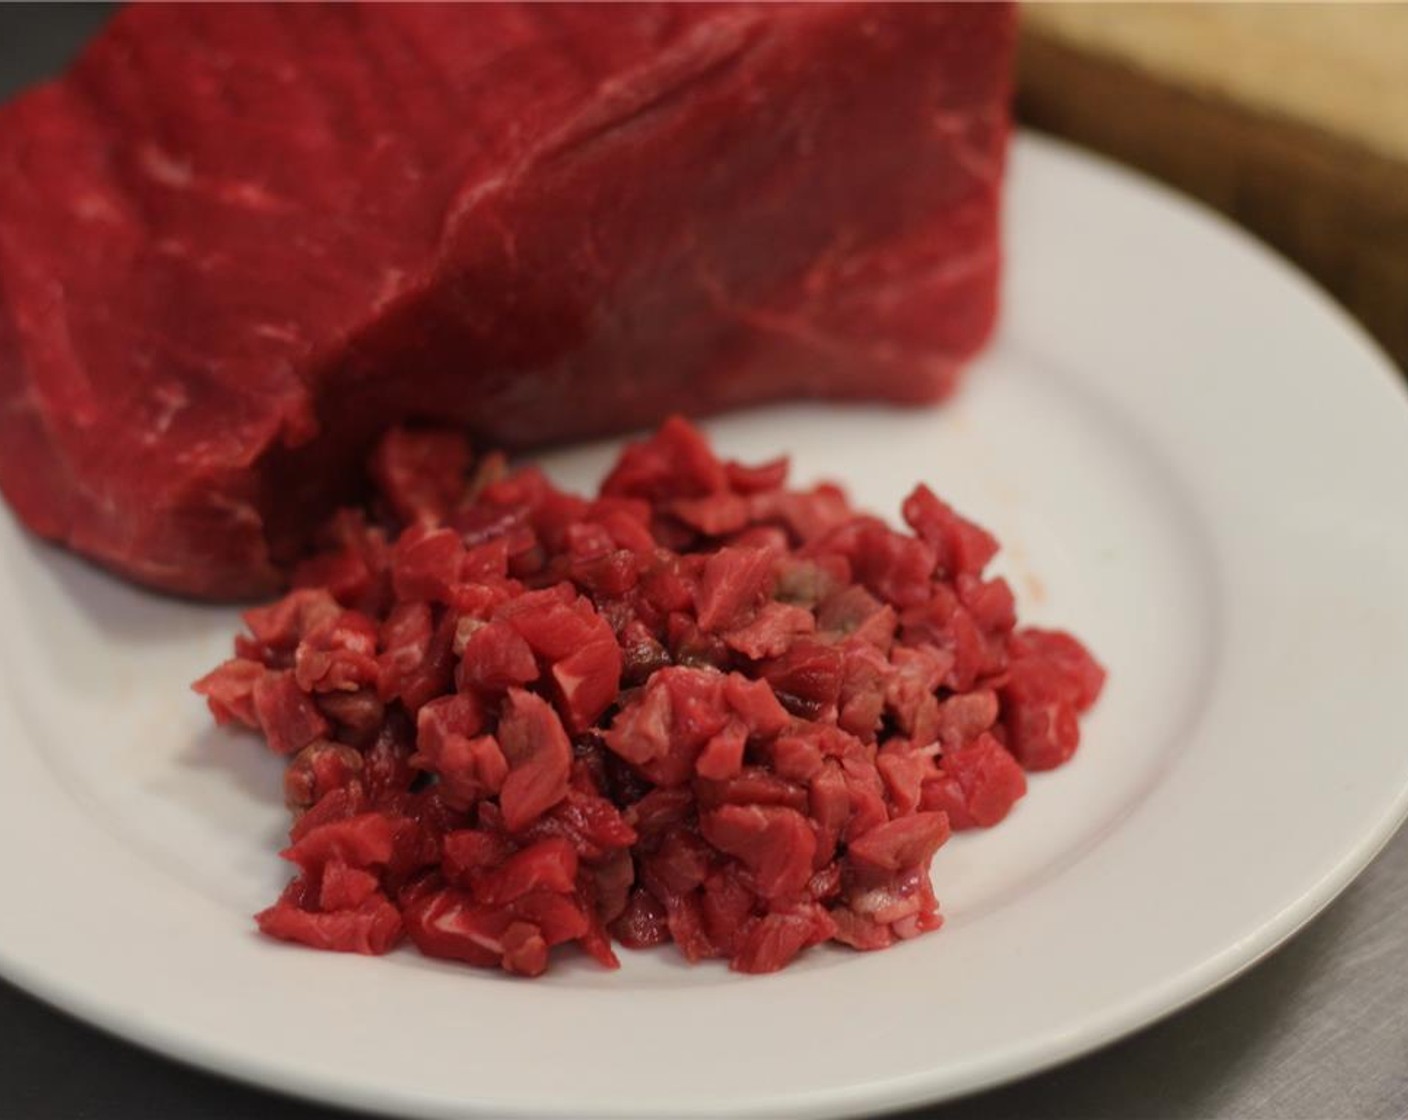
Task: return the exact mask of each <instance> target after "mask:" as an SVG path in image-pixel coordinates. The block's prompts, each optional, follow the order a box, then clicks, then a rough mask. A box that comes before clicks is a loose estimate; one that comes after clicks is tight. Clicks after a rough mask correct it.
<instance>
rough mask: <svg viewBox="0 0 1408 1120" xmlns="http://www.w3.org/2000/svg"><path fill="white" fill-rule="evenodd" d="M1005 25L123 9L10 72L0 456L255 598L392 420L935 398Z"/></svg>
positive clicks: (475, 11)
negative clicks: (80, 42) (34, 78)
mask: <svg viewBox="0 0 1408 1120" xmlns="http://www.w3.org/2000/svg"><path fill="white" fill-rule="evenodd" d="M1013 32H1014V12H1013V10H1012V8H1011V7H1010V6H1008V5H987V4H979V5H968V4H954V5H899V6H888V5H864V4H862V5H855V4H837V5H829V4H818V5H806V4H803V5H768V4H762V5H744V4H717V5H688V4H683V5H676V4H635V5H628V6H624V7H618V6H613V5H580V6H577V5H566V6H557V5H550V4H501V5H454V4H448V5H419V4H407V5H399V4H388V5H334V6H322V5H316V4H314V5H302V4H299V5H286V6H285V5H275V6H262V5H192V6H183V5H138V6H134V7H132V8H128V9H126V10H123V11H121V12H119V13H118V14H117V16H116V17H115V18H114V19H113V20H112V22H111V23H110V24H109V25H108V26H107V28H106V29H105V30H104V31H103V32H102V33H101V34H100V35H99V36H98V37H97V39H96V40H95V41H94V42H93V43H92V44H91V45H90V46H89V47H88V49H87V50H86V51H85V53H84V54H83V55H82V57H81V58H80V59H79V61H78V62H77V63H76V64H75V65H74V67H73V68H72V69H71V70H70V71H69V72H68V74H67V75H65V76H64V77H62V78H61V79H59V80H57V81H54V82H51V83H49V84H47V85H44V86H41V87H39V88H37V89H35V90H33V91H31V92H29V93H28V94H26V95H25V96H22V97H20V98H19V99H17V100H15V101H14V102H12V103H11V104H9V105H7V106H5V107H4V108H3V109H0V490H3V492H4V494H5V497H6V498H7V499H8V501H9V502H10V504H11V506H12V507H13V508H14V510H15V511H16V512H17V514H18V515H19V517H20V519H21V520H22V521H23V522H24V523H25V524H26V525H28V526H29V528H30V529H32V530H33V531H35V532H36V533H39V534H41V535H42V536H45V537H48V538H52V539H54V540H57V541H61V542H63V543H65V544H67V545H69V546H70V547H72V548H74V549H76V550H77V551H79V552H81V553H83V554H85V555H87V556H89V557H91V558H93V559H95V560H97V561H98V562H100V563H102V564H104V565H106V566H108V567H110V568H113V569H115V570H117V571H119V572H121V573H123V574H124V575H126V576H129V577H131V578H132V579H135V580H138V581H141V582H143V583H146V584H149V585H152V586H154V587H157V588H162V589H165V590H168V591H175V592H181V593H185V594H189V595H196V596H205V597H213V598H221V597H238V596H246V595H251V594H259V593H267V592H269V591H271V590H274V589H275V588H277V587H278V586H280V585H281V583H282V582H283V575H284V570H285V569H286V567H287V565H288V563H289V561H290V560H291V558H293V557H294V556H295V555H297V554H298V553H299V551H300V550H301V549H302V548H303V546H304V545H306V543H307V531H308V526H310V525H312V524H316V523H317V522H319V521H320V520H322V518H323V517H324V516H325V515H326V513H327V512H328V510H329V509H331V508H332V507H333V506H334V505H335V504H336V503H337V502H341V501H348V500H351V499H353V497H354V494H353V486H354V484H355V481H356V480H357V478H358V477H359V473H360V468H361V465H362V463H363V461H364V459H365V456H366V453H367V451H368V450H369V448H370V447H371V445H372V443H373V442H374V441H375V438H376V437H377V436H378V435H379V434H380V432H382V431H383V430H384V429H385V428H386V427H388V426H389V425H390V424H392V423H395V422H398V421H401V420H405V419H412V420H418V421H440V422H443V423H445V424H447V425H451V426H455V427H460V428H463V429H464V430H467V431H469V432H470V433H471V434H473V435H474V436H476V437H477V438H479V439H481V440H482V441H483V442H484V443H485V445H493V446H503V447H509V448H522V447H525V446H528V445H536V444H543V443H548V442H552V441H558V440H565V439H570V438H575V437H583V436H588V435H594V434H599V433H604V432H608V431H621V430H626V429H628V428H631V427H638V426H643V425H648V424H653V423H656V422H658V421H659V420H660V419H662V418H663V417H664V416H665V415H666V414H667V413H669V412H672V411H676V410H684V411H688V412H691V413H701V412H707V411H712V410H717V409H722V408H727V407H731V406H736V405H742V404H746V403H750V402H756V401H761V400H765V399H773V398H783V397H790V396H817V395H821V396H835V397H876V398H885V399H890V400H895V401H925V400H931V399H935V398H938V397H940V396H942V395H943V394H944V393H946V392H947V391H948V390H949V389H950V387H951V386H952V384H953V381H954V377H955V374H956V372H957V370H958V369H959V367H960V366H961V365H962V364H963V362H964V361H965V359H967V358H968V357H969V356H970V355H971V354H972V353H973V352H974V351H975V349H976V348H977V347H978V346H979V345H980V344H981V343H982V342H983V340H984V339H985V337H986V336H987V334H988V333H989V330H990V328H991V325H992V321H993V315H994V301H995V296H996V281H997V270H998V242H997V202H998V187H999V182H1000V177H1001V172H1002V166H1003V157H1004V150H1005V141H1006V136H1007V131H1008V107H1007V99H1008V86H1009V63H1010V56H1011V51H1012V45H1013ZM428 453H430V454H434V449H433V448H432V449H430V450H429V452H428ZM406 469H408V470H410V471H411V472H412V473H414V471H415V470H416V469H417V468H416V467H415V465H414V464H409V465H407V468H406ZM743 489H746V485H745V486H744V487H743ZM402 494H403V496H404V498H405V500H407V501H408V502H410V503H412V505H414V506H416V507H420V506H421V505H424V504H427V503H428V504H429V505H432V506H433V504H434V503H435V501H436V500H437V495H436V494H434V493H433V492H428V491H426V490H424V489H423V488H415V487H411V488H408V489H404V490H403V491H402ZM735 508H737V507H735ZM399 512H402V513H404V512H405V511H404V510H403V511H399ZM720 515H721V511H720V510H719V509H713V510H709V511H707V512H702V511H701V513H699V514H698V515H697V516H712V517H717V516H720Z"/></svg>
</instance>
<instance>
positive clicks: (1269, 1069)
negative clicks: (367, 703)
mask: <svg viewBox="0 0 1408 1120" xmlns="http://www.w3.org/2000/svg"><path fill="white" fill-rule="evenodd" d="M103 16H104V9H103V7H102V6H101V5H69V6H54V5H27V4H24V5H10V6H0V96H6V95H8V94H10V93H12V92H13V91H15V90H17V89H19V88H20V87H21V86H23V85H25V84H27V83H29V82H31V81H34V80H36V79H38V78H41V77H43V76H45V75H46V74H49V73H51V72H53V71H54V70H55V69H56V68H58V67H59V66H60V65H61V64H62V63H63V61H64V60H65V59H66V58H67V57H68V56H69V55H70V54H71V53H72V52H73V50H74V49H75V48H76V47H77V45H78V44H79V43H80V42H81V41H82V39H83V37H84V36H85V35H87V34H88V33H89V32H90V31H91V30H92V29H93V28H95V27H96V26H98V24H99V23H100V22H101V21H102V19H103ZM1352 748H1353V743H1352V742H1347V743H1346V749H1352ZM25 901H26V900H24V899H16V898H6V899H5V900H4V901H3V903H0V905H6V906H16V905H25ZM95 932H97V931H95ZM97 935H98V936H101V933H100V932H97ZM192 998H198V997H196V996H193V997H192ZM934 1014H935V1015H942V1014H944V1009H943V1008H942V1007H935V1009H934ZM343 1115H344V1114H342V1113H338V1112H333V1111H329V1110H326V1109H322V1108H318V1107H315V1106H312V1105H305V1104H301V1103H297V1102H294V1101H290V1100H287V1099H284V1098H280V1097H275V1096H272V1095H269V1094H266V1093H263V1092H260V1091H257V1090H254V1089H249V1088H245V1087H243V1086H239V1085H234V1084H231V1083H229V1082H226V1081H223V1080H219V1079H217V1078H213V1077H209V1076H207V1075H205V1074H201V1073H197V1072H195V1071H193V1070H190V1069H186V1068H184V1067H182V1066H178V1065H175V1064H172V1063H170V1062H168V1061H165V1060H163V1059H161V1058H158V1057H154V1056H152V1055H149V1054H147V1053H145V1052H143V1051H140V1050H137V1049H135V1048H133V1047H130V1046H128V1045H126V1044H125V1043H122V1042H119V1041H117V1040H115V1039H112V1038H109V1037H107V1036H106V1035H103V1034H100V1033H98V1032H96V1031H94V1030H92V1029H91V1028H89V1027H86V1026H84V1025H82V1024H81V1023H78V1022H76V1021H75V1020H73V1019H70V1018H68V1017H67V1016H65V1015H61V1014H59V1013H57V1012H54V1011H51V1010H50V1009H48V1008H47V1007H45V1006H44V1005H42V1004H40V1003H37V1002H35V1001H34V1000H32V999H30V998H29V997H28V996H26V995H24V994H23V993H21V992H20V991H18V990H17V989H15V988H12V987H10V986H9V985H6V984H4V983H3V982H0V1118H4V1120H88V1118H92V1120H128V1118H131V1120H136V1118H142V1120H146V1118H148V1117H152V1118H158V1117H160V1118H165V1117H199V1118H201V1120H254V1118H259V1120H336V1118H337V1117H340V1116H343ZM1057 1118H1060V1120H1193V1118H1197V1120H1204V1118H1207V1120H1213V1118H1216V1120H1224V1118H1229V1120H1230V1118H1235V1120H1405V1118H1408V832H1405V833H1403V834H1402V835H1400V836H1399V837H1398V839H1397V840H1395V841H1394V842H1393V843H1392V844H1391V845H1390V846H1389V848H1388V850H1387V851H1385V852H1384V854H1383V855H1382V856H1380V858H1379V859H1378V860H1377V861H1376V862H1375V864H1374V865H1373V866H1372V867H1371V868H1370V869H1369V871H1368V872H1367V873H1366V874H1365V875H1364V876H1363V878H1362V879H1360V880H1359V881H1358V882H1357V883H1356V884H1355V885H1354V886H1353V887H1351V888H1350V889H1349V890H1348V891H1347V892H1346V893H1345V894H1344V896H1343V897H1341V898H1340V900H1339V901H1338V902H1336V903H1335V904H1334V905H1333V906H1331V907H1330V909H1329V910H1328V911H1327V912H1326V913H1325V914H1324V915H1322V916H1321V917H1320V918H1318V919H1317V920H1316V921H1315V922H1314V923H1313V924H1312V925H1311V926H1310V927H1309V928H1308V929H1307V930H1305V931H1304V932H1303V933H1301V934H1300V935H1299V936H1298V937H1296V938H1295V939H1294V940H1293V941H1292V942H1291V943H1290V944H1289V945H1287V946H1286V947H1285V948H1284V949H1282V950H1281V951H1280V952H1278V953H1277V954H1275V955H1274V956H1273V957H1272V958H1271V959H1270V960H1268V961H1266V962H1265V963H1263V964H1261V965H1259V966H1258V967H1257V968H1255V969H1254V970H1252V971H1251V972H1250V973H1249V974H1248V975H1246V976H1244V977H1243V978H1241V979H1240V980H1237V981H1235V982H1234V983H1233V984H1231V985H1229V986H1228V987H1227V988H1226V989H1224V990H1223V991H1221V992H1219V993H1217V994H1215V995H1213V996H1211V997H1209V998H1207V999H1205V1000H1203V1001H1202V1002H1201V1003H1199V1004H1197V1005H1196V1006H1194V1007H1192V1008H1191V1009H1189V1010H1187V1011H1184V1012H1183V1013H1182V1014H1180V1015H1178V1016H1175V1017H1174V1018H1172V1019H1170V1020H1168V1021H1166V1022H1164V1023H1160V1024H1158V1025H1156V1026H1154V1027H1151V1028H1150V1029H1148V1030H1146V1031H1144V1032H1142V1033H1141V1034H1138V1035H1136V1036H1135V1037H1133V1038H1131V1039H1128V1040H1127V1041H1125V1042H1122V1043H1119V1044H1118V1045H1115V1046H1112V1047H1110V1048H1108V1049H1106V1050H1104V1051H1102V1052H1101V1053H1099V1054H1096V1055H1094V1056H1092V1057H1089V1058H1086V1059H1084V1060H1082V1061H1078V1062H1075V1063H1072V1064H1071V1065H1068V1066H1065V1067H1063V1068H1061V1069H1058V1070H1055V1071H1053V1072H1051V1073H1047V1074H1044V1075H1041V1076H1038V1077H1035V1078H1031V1079H1029V1080H1027V1081H1023V1082H1020V1083H1018V1084H1016V1085H1012V1086H1009V1087H1007V1088H1004V1089H999V1090H997V1091H995V1092H990V1093H986V1094H984V1095H981V1096H978V1097H973V1098H970V1099H968V1100H965V1101H960V1102H957V1103H954V1104H950V1105H945V1106H942V1107H937V1108H932V1109H926V1110H923V1111H920V1112H915V1113H912V1114H910V1115H909V1116H908V1117H907V1118H906V1120H1057Z"/></svg>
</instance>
